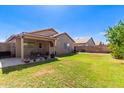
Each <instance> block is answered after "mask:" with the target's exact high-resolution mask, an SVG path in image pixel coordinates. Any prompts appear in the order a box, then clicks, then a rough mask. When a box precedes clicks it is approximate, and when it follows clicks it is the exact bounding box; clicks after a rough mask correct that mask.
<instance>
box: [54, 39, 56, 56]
mask: <svg viewBox="0 0 124 93" xmlns="http://www.w3.org/2000/svg"><path fill="white" fill-rule="evenodd" d="M54 54H56V40H55V41H54Z"/></svg>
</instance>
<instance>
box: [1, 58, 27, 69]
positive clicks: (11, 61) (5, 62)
mask: <svg viewBox="0 0 124 93" xmlns="http://www.w3.org/2000/svg"><path fill="white" fill-rule="evenodd" d="M20 64H25V63H23V62H22V61H21V59H20V58H4V59H0V68H4V67H9V66H16V65H20Z"/></svg>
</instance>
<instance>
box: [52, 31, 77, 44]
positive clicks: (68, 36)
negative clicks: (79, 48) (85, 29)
mask: <svg viewBox="0 0 124 93" xmlns="http://www.w3.org/2000/svg"><path fill="white" fill-rule="evenodd" d="M64 34H65V35H67V36H68V37H69V38H70V39H71V40H72V41H73V42H74V43H75V41H74V40H73V39H72V38H71V37H70V36H69V35H68V34H67V33H66V32H64V33H58V34H56V35H53V36H52V37H58V36H60V35H64Z"/></svg>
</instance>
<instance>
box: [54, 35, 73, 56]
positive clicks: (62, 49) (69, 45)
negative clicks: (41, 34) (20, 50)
mask: <svg viewBox="0 0 124 93" xmlns="http://www.w3.org/2000/svg"><path fill="white" fill-rule="evenodd" d="M56 38H57V40H56V47H55V50H56V54H57V55H63V54H68V53H71V52H73V51H74V42H73V41H72V40H71V39H70V38H69V37H68V35H67V34H62V35H59V36H57V37H56Z"/></svg>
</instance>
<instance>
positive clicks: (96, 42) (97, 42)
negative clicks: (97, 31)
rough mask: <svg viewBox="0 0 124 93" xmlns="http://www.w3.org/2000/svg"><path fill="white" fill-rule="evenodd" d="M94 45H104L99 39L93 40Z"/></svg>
mask: <svg viewBox="0 0 124 93" xmlns="http://www.w3.org/2000/svg"><path fill="white" fill-rule="evenodd" d="M95 45H104V43H102V42H101V41H95Z"/></svg>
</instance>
